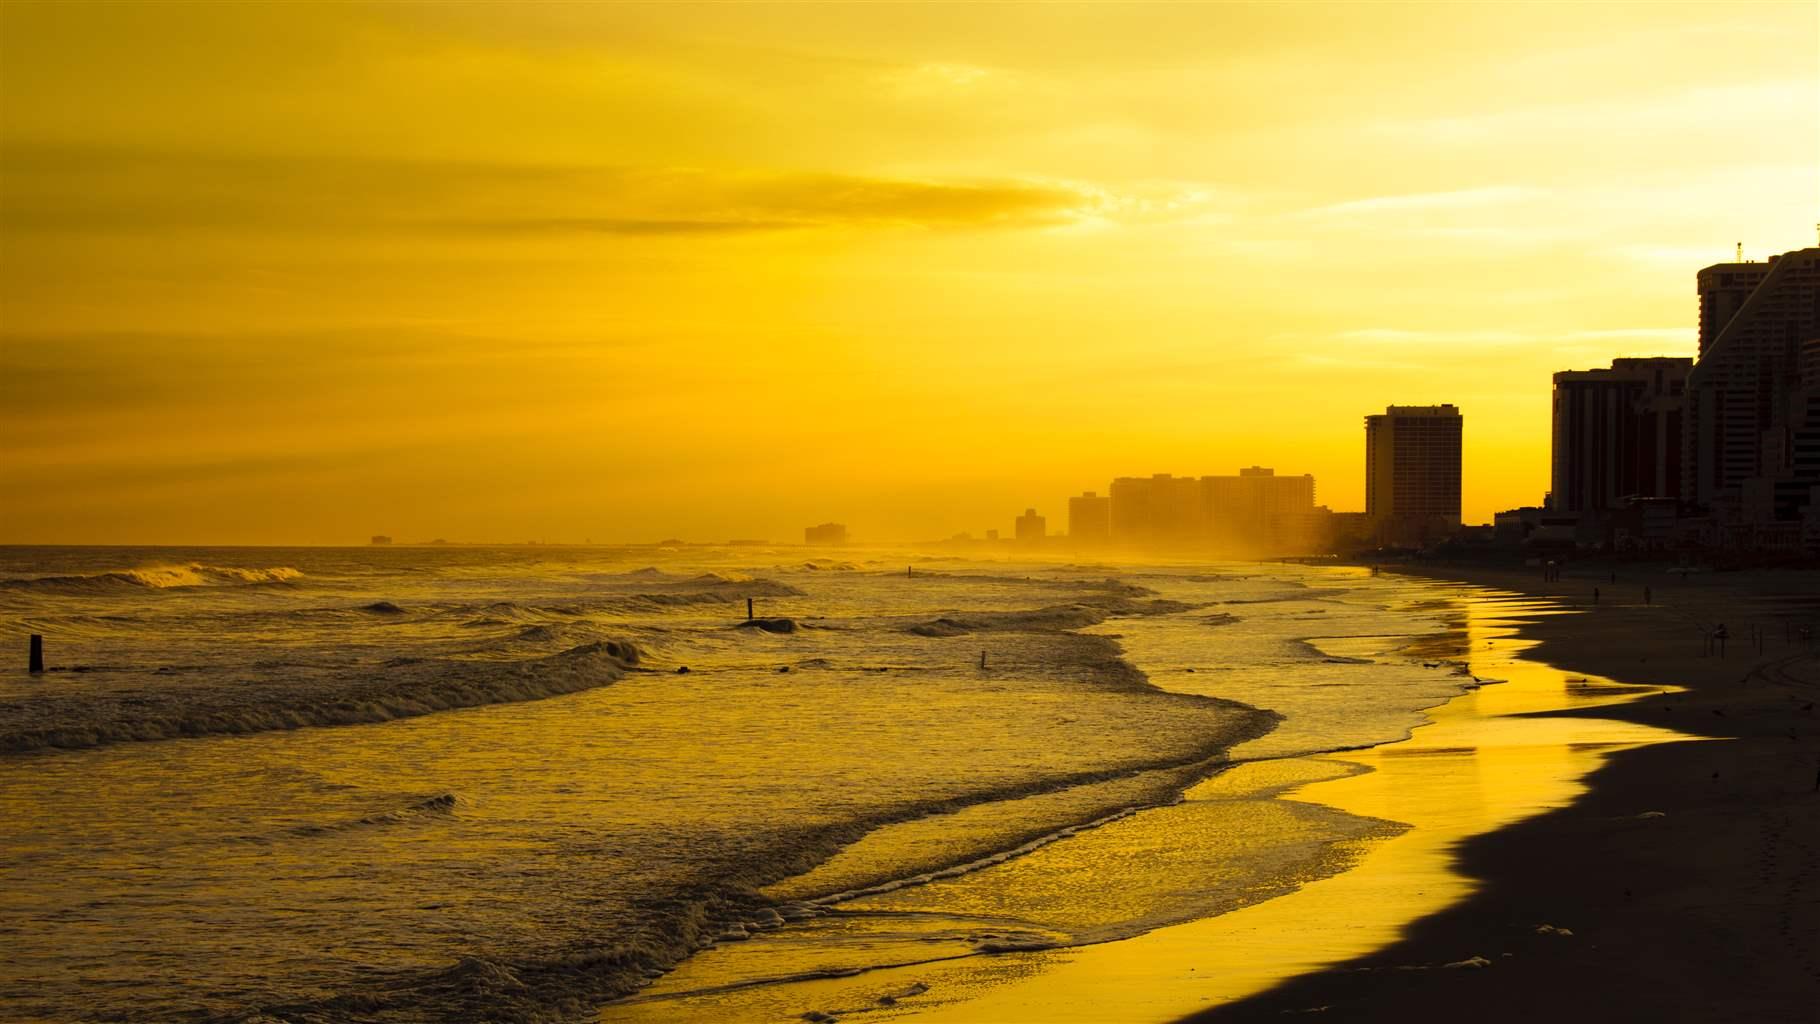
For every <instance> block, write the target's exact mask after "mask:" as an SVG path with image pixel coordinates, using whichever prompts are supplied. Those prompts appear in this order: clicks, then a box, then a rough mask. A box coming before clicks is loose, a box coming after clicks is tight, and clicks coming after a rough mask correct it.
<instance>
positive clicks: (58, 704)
mask: <svg viewBox="0 0 1820 1024" xmlns="http://www.w3.org/2000/svg"><path fill="white" fill-rule="evenodd" d="M637 664H638V648H636V647H635V646H633V645H632V644H629V643H624V642H621V641H615V640H606V641H602V642H599V643H592V644H586V645H583V646H580V647H575V648H571V649H569V650H567V651H563V652H562V653H560V654H553V655H550V656H548V657H543V658H533V659H528V660H524V661H504V662H502V661H443V660H427V659H426V660H416V659H399V660H395V661H392V662H389V663H387V664H384V665H375V666H370V667H367V668H365V669H355V670H351V671H350V670H344V671H334V670H322V671H316V672H308V673H297V674H293V675H290V676H283V677H278V678H273V679H268V680H263V681H261V683H260V684H259V685H257V686H256V687H255V686H250V685H248V684H247V683H245V682H243V681H240V680H238V679H227V680H223V681H221V682H218V683H205V684H199V685H196V686H190V687H184V688H182V689H179V690H165V691H148V692H141V693H132V694H105V693H82V692H74V693H72V692H45V693H40V694H34V695H31V696H27V697H21V698H14V699H11V700H5V701H0V722H3V723H5V724H4V725H0V752H20V751H27V750H37V749H41V748H44V747H95V746H101V745H103V744H108V743H124V742H131V741H144V740H165V739H175V738H178V737H185V736H211V735H230V734H239V733H252V732H264V731H267V730H275V729H299V728H304V727H306V726H319V725H355V724H361V723H369V722H387V721H391V720H392V719H396V718H410V717H415V716H417V715H428V714H432V713H434V712H437V711H448V710H453V709H455V708H469V707H478V706H480V705H483V704H504V703H511V702H516V701H527V700H540V699H542V698H545V697H556V696H560V695H562V694H567V693H576V692H578V691H581V690H588V689H593V688H594V687H598V686H605V685H607V684H609V683H612V682H616V681H618V680H619V679H621V678H623V677H624V676H625V674H626V672H627V671H629V670H630V669H631V668H632V667H633V666H635V665H637Z"/></svg>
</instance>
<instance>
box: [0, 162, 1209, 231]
mask: <svg viewBox="0 0 1820 1024" xmlns="http://www.w3.org/2000/svg"><path fill="white" fill-rule="evenodd" d="M0 158H4V160H5V162H6V165H7V167H8V169H9V179H10V180H9V187H8V188H7V189H6V190H5V191H4V192H3V193H0V229H4V230H6V231H8V232H13V233H27V234H43V233H53V234H54V233H75V234H81V233H134V232H168V231H185V230H188V231H213V232H229V233H232V232H245V233H253V234H260V233H266V234H277V233H297V234H306V235H307V234H311V233H315V232H321V231H337V232H340V231H370V232H391V233H410V232H418V231H421V232H434V233H446V232H451V231H454V232H462V231H468V232H474V233H476V234H482V235H488V234H512V235H522V236H535V235H552V234H595V235H613V236H622V237H629V238H641V237H644V238H660V237H665V236H689V237H701V236H712V235H729V234H741V233H752V232H767V231H786V230H806V229H814V228H862V229H883V228H894V227H895V228H922V229H938V230H939V229H974V230H1018V229H1031V228H1044V227H1054V226H1060V225H1066V224H1070V223H1077V222H1080V221H1083V220H1086V219H1088V218H1094V219H1098V220H1107V219H1122V218H1137V219H1154V218H1156V217H1158V216H1159V215H1166V216H1174V215H1176V214H1177V213H1187V212H1191V211H1192V209H1194V208H1198V206H1199V205H1200V200H1199V199H1198V198H1196V196H1197V194H1196V193H1193V192H1192V191H1185V192H1182V193H1180V194H1179V195H1177V196H1171V197H1161V198H1158V197H1150V196H1144V195H1128V194H1124V193H1119V192H1115V191H1112V190H1108V189H1104V188H1100V187H1097V186H1092V185H1085V184H1078V183H1066V182H1054V181H1033V180H1024V179H992V180H928V179H913V178H891V177H873V176H863V175H841V174H817V173H764V172H741V173H726V172H715V171H705V170H693V169H676V168H650V167H574V166H555V165H543V166H523V165H514V164H474V163H459V162H449V163H434V162H406V161H389V160H349V159H295V158H284V157H272V158H261V157H221V156H209V155H201V154H193V155H186V154H172V153H147V152H124V153H122V152H108V151H101V150H79V149H23V150H22V149H20V148H18V147H14V148H12V149H10V150H8V151H7V152H5V153H3V154H0Z"/></svg>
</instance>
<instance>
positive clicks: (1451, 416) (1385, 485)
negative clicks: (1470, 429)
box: [1365, 405, 1462, 542]
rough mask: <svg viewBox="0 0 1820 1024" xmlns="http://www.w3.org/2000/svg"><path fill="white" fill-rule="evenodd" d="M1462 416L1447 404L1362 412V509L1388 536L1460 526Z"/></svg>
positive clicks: (1398, 537)
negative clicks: (1363, 419) (1363, 467)
mask: <svg viewBox="0 0 1820 1024" xmlns="http://www.w3.org/2000/svg"><path fill="white" fill-rule="evenodd" d="M1461 437H1462V419H1461V416H1460V410H1459V409H1457V408H1455V407H1454V406H1452V405H1393V406H1390V407H1388V408H1386V409H1385V410H1384V412H1383V413H1382V414H1379V415H1372V416H1367V417H1365V514H1366V516H1367V517H1369V519H1370V520H1371V521H1372V523H1373V526H1374V528H1375V529H1377V530H1378V532H1379V533H1380V535H1381V536H1385V537H1386V538H1387V539H1395V540H1397V541H1399V542H1402V541H1410V540H1418V539H1422V538H1423V537H1424V536H1426V535H1427V534H1428V533H1430V532H1439V531H1441V530H1445V529H1455V528H1458V527H1459V525H1460V442H1461Z"/></svg>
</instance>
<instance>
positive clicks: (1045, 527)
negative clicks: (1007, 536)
mask: <svg viewBox="0 0 1820 1024" xmlns="http://www.w3.org/2000/svg"><path fill="white" fill-rule="evenodd" d="M1016 526H1017V539H1018V541H1019V542H1020V543H1031V542H1035V541H1039V540H1042V539H1043V538H1044V537H1046V536H1048V534H1049V520H1047V519H1045V518H1044V517H1042V516H1039V515H1037V514H1036V509H1033V508H1027V509H1025V510H1024V514H1023V515H1021V516H1018V517H1017V523H1016Z"/></svg>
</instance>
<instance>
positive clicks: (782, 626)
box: [734, 619, 796, 633]
mask: <svg viewBox="0 0 1820 1024" xmlns="http://www.w3.org/2000/svg"><path fill="white" fill-rule="evenodd" d="M734 628H735V629H757V630H761V631H763V632H766V633H794V632H796V620H795V619H747V620H746V621H744V622H741V623H739V624H738V625H736V626H735V627H734Z"/></svg>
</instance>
